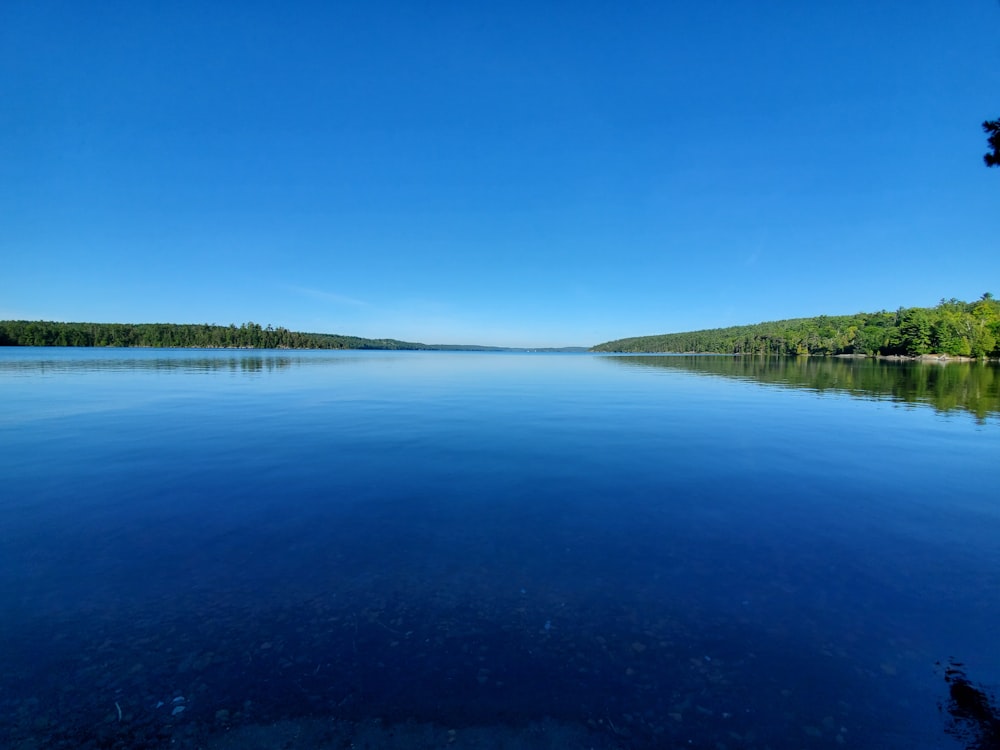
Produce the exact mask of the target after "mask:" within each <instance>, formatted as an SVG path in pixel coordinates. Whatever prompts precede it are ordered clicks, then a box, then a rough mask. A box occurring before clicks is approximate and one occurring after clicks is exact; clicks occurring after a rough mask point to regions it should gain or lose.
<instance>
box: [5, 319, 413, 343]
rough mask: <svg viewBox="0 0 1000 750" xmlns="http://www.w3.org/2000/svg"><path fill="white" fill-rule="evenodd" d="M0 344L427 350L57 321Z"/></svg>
mask: <svg viewBox="0 0 1000 750" xmlns="http://www.w3.org/2000/svg"><path fill="white" fill-rule="evenodd" d="M0 346H124V347H132V346H140V347H158V348H159V347H197V348H210V349H425V348H427V347H425V346H424V345H423V344H413V343H409V342H406V341H396V340H395V339H364V338H358V337H357V336H340V335H335V334H327V333H296V332H294V331H289V330H288V329H287V328H273V327H271V326H267V327H266V328H263V327H261V326H260V325H259V324H258V323H253V322H249V323H244V324H243V325H241V326H240V327H239V328H237V327H236V326H235V325H229V326H215V325H208V324H207V323H206V324H203V325H177V324H172V323H54V322H47V321H27V320H5V321H0Z"/></svg>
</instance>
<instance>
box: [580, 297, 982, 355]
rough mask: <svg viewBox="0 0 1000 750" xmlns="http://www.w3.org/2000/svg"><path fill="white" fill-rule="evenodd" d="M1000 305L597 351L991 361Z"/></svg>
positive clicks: (943, 307)
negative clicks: (932, 356) (936, 356)
mask: <svg viewBox="0 0 1000 750" xmlns="http://www.w3.org/2000/svg"><path fill="white" fill-rule="evenodd" d="M998 342H1000V302H998V301H997V300H995V299H993V295H991V294H989V293H986V294H984V295H983V296H982V298H980V299H979V300H977V301H976V302H972V303H967V302H960V301H959V300H956V299H951V300H941V303H940V304H939V305H938V306H937V307H933V308H927V307H911V308H900V309H899V310H897V311H896V312H895V313H890V312H886V311H884V310H883V311H882V312H877V313H858V314H857V315H830V316H828V315H821V316H819V317H816V318H795V319H792V320H778V321H773V322H768V323H757V324H755V325H746V326H732V327H730V328H713V329H710V330H705V331H691V332H688V333H668V334H663V335H661V336H641V337H637V338H628V339H620V340H618V341H609V342H607V343H605V344H599V345H598V346H595V347H594V348H593V351H599V352H633V353H642V352H674V353H706V354H767V355H803V354H810V355H836V354H861V355H867V356H874V355H883V356H886V355H905V356H919V355H922V354H944V355H948V356H953V357H954V356H973V357H995V356H998V355H1000V349H998Z"/></svg>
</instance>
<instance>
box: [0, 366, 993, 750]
mask: <svg viewBox="0 0 1000 750" xmlns="http://www.w3.org/2000/svg"><path fill="white" fill-rule="evenodd" d="M0 396H2V403H3V409H2V411H0V479H2V485H0V642H2V644H3V645H2V650H0V746H3V747H11V748H19V749H20V748H36V747H38V748H41V747H67V748H136V747H148V748H167V747H192V748H194V747H199V748H237V747H239V748H255V747H261V748H264V747H267V748H278V747H285V748H309V747H319V748H342V747H352V746H353V747H359V748H360V747H365V746H368V747H393V748H396V747H398V748H417V747H420V748H424V747H427V748H430V747H444V746H451V747H455V748H556V747H590V748H637V749H638V748H653V747H658V748H662V747H695V748H710V749H711V750H724V749H726V748H760V749H761V750H763V749H764V748H772V750H778V749H780V748H826V747H829V748H837V747H854V748H963V747H968V748H973V747H992V745H989V744H983V743H988V742H990V741H991V740H989V738H988V737H987V736H986V735H985V734H984V731H985V730H984V728H983V726H984V725H983V722H981V721H980V722H978V723H977V722H976V721H971V720H965V719H963V717H962V713H961V710H959V709H956V706H955V704H954V702H953V701H951V699H950V697H949V685H948V683H947V682H946V680H945V677H946V672H945V670H946V669H947V668H948V665H949V664H954V663H961V664H962V665H964V666H962V667H961V669H962V670H963V672H964V673H965V674H966V675H967V677H968V680H969V683H970V685H973V686H975V687H976V689H977V690H978V689H981V690H982V692H983V693H984V694H985V695H991V694H993V693H995V692H996V690H997V686H1000V637H998V636H1000V500H998V497H997V486H998V483H997V480H998V478H1000V406H998V404H1000V377H998V371H997V367H996V366H995V365H948V366H939V365H916V364H910V363H908V364H895V363H882V362H871V361H864V362H859V361H846V362H845V361H834V360H815V359H813V360H762V359H733V358H729V357H699V358H692V357H631V356H628V357H626V356H595V355H568V354H513V353H437V352H426V353H421V352H405V353H392V352H333V353H331V352H230V351H192V350H170V351H164V350H121V349H118V350H114V349H106V350H95V349H13V348H12V349H0ZM984 737H985V739H984Z"/></svg>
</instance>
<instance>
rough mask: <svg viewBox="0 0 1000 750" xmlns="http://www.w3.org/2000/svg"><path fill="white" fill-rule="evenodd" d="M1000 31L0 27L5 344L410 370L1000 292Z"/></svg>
mask: <svg viewBox="0 0 1000 750" xmlns="http://www.w3.org/2000/svg"><path fill="white" fill-rule="evenodd" d="M998 29H1000V3H998V2H996V0H969V2H962V3H942V2H928V1H925V0H911V1H909V2H871V0H844V1H841V2H835V3H832V2H831V3H810V2H801V0H794V1H792V0H788V1H778V0H774V1H772V2H767V1H766V0H765V1H764V2H754V3H751V2H735V1H734V2H717V1H713V0H688V1H687V2H666V1H665V0H663V1H661V2H636V3H615V2H587V1H586V0H574V1H573V2H569V1H566V2H548V3H546V2H530V3H529V2H523V3H520V2H492V3H474V2H419V3H418V2H410V3H387V2H357V3H353V2H322V3H306V2H288V3H278V2H270V3H255V2H239V3H237V2H218V3H205V2H183V1H179V2H137V1H135V0H130V1H129V2H106V3H105V2H98V3H81V2H75V1H74V2H65V3H53V2H46V1H45V0H37V1H22V0H6V1H5V2H3V3H2V4H0V319H11V318H13V319H45V320H65V321H97V322H178V323H204V322H208V323H218V324H224V325H228V324H229V323H237V324H239V323H242V322H245V321H250V320H252V321H255V322H257V323H261V324H264V325H266V324H268V323H271V324H273V325H275V326H277V325H283V326H286V327H288V328H291V329H294V330H303V331H316V332H330V333H346V334H353V335H359V336H373V337H382V336H386V337H394V338H401V339H406V340H411V341H423V342H425V343H480V344H496V345H525V346H543V345H590V344H596V343H599V342H601V341H605V340H608V339H614V338H620V337H624V336H632V335H642V334H653V333H664V332H668V331H683V330H691V329H695V328H709V327H716V326H723V325H733V324H740V323H752V322H759V321H762V320H772V319H778V318H787V317H799V316H807V315H816V314H823V313H827V314H842V313H853V312H859V311H871V310H880V309H883V308H886V309H895V308H896V307H899V306H916V305H934V304H936V303H937V301H938V300H939V299H940V298H942V297H958V298H960V299H966V300H971V299H975V298H978V297H979V296H980V295H981V294H982V293H983V292H986V291H991V292H993V293H994V294H1000V283H997V282H998V281H1000V238H998V219H1000V169H993V170H989V169H987V168H986V167H985V166H984V164H983V162H982V155H983V153H985V151H986V136H985V135H984V134H983V132H982V130H981V129H980V123H981V122H982V121H983V120H985V119H987V118H989V119H994V118H997V117H1000V34H998V33H997V30H998Z"/></svg>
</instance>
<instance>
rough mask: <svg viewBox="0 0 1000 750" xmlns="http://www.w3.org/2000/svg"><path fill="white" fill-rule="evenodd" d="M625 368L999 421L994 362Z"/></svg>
mask: <svg viewBox="0 0 1000 750" xmlns="http://www.w3.org/2000/svg"><path fill="white" fill-rule="evenodd" d="M607 361H608V362H612V363H615V364H617V365H621V366H624V367H643V368H656V369H665V370H683V371H685V372H691V373H695V374H698V375H709V376H720V377H725V378H737V379H742V380H749V381H753V382H757V383H763V384H767V385H776V386H782V387H788V388H801V389H805V390H810V391H815V392H817V393H826V392H834V393H846V394H848V395H851V396H855V397H857V398H870V399H880V400H881V399H885V400H891V401H898V402H902V403H913V404H928V405H930V406H933V407H934V408H935V409H937V410H938V411H940V412H952V411H964V412H968V413H970V414H972V415H974V416H975V417H976V419H977V420H979V421H985V420H986V419H987V418H988V417H996V416H998V415H1000V375H998V368H997V365H996V363H993V362H986V363H982V362H975V363H970V362H953V363H948V364H938V363H934V362H891V361H886V360H873V359H838V358H835V357H829V358H818V357H729V356H636V357H633V356H624V357H608V358H607Z"/></svg>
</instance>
